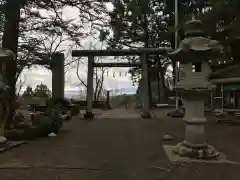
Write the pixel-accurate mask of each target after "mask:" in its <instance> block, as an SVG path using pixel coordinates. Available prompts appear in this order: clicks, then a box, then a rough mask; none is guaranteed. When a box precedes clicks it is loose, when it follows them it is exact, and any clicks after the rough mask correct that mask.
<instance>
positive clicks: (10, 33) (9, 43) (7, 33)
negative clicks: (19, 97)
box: [2, 0, 20, 128]
mask: <svg viewBox="0 0 240 180" xmlns="http://www.w3.org/2000/svg"><path fill="white" fill-rule="evenodd" d="M19 22H20V2H19V1H16V0H8V1H7V2H6V5H5V24H4V33H3V40H2V47H3V48H5V49H8V50H11V51H12V52H13V53H14V54H15V58H16V59H15V61H13V62H12V63H11V64H8V65H7V68H6V79H7V82H8V85H9V87H10V90H9V98H10V99H9V100H10V102H11V103H10V104H11V107H10V111H11V115H10V116H9V119H8V120H7V122H6V127H7V128H9V127H10V123H11V121H12V115H13V112H14V111H15V108H14V102H15V86H16V81H17V80H16V72H17V62H16V61H17V52H18V51H17V49H18V36H19Z"/></svg>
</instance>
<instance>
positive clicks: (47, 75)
mask: <svg viewBox="0 0 240 180" xmlns="http://www.w3.org/2000/svg"><path fill="white" fill-rule="evenodd" d="M108 8H109V9H111V8H112V7H111V5H108ZM64 16H65V18H66V19H68V18H70V19H72V18H75V17H77V16H78V12H77V10H76V9H73V8H66V9H65V10H64ZM82 44H83V46H84V49H90V47H91V44H96V48H101V43H100V42H97V41H96V40H94V39H93V38H92V37H89V38H87V39H84V40H83V42H82ZM112 59H113V57H110V58H108V60H105V61H109V60H112ZM71 60H73V58H72V57H71V56H68V57H67V59H66V62H69V61H71ZM83 62H84V63H82V64H81V65H80V67H79V74H80V76H81V78H82V79H83V80H84V81H85V82H86V78H87V61H86V60H85V61H84V60H83ZM75 65H76V64H75ZM75 65H72V66H73V67H74V66H75ZM76 71H77V68H76V67H74V68H73V69H72V70H71V71H68V72H67V73H66V75H65V91H79V87H77V86H76V84H79V80H78V78H77V75H76ZM127 72H128V68H110V69H108V70H107V71H106V72H105V76H104V88H105V89H116V88H117V89H119V88H131V87H132V81H131V80H130V75H129V74H127ZM51 77H52V75H51V71H49V70H47V69H45V68H43V67H39V66H38V67H36V66H33V67H32V68H30V69H24V70H23V72H22V74H21V75H20V78H19V79H21V80H23V81H26V85H30V86H32V87H33V88H35V86H36V85H38V84H40V83H44V84H46V85H47V86H48V87H49V88H50V89H51V88H52V79H51ZM18 85H19V83H18Z"/></svg>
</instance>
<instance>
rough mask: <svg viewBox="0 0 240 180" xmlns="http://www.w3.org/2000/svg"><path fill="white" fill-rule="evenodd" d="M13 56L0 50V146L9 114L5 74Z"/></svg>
mask: <svg viewBox="0 0 240 180" xmlns="http://www.w3.org/2000/svg"><path fill="white" fill-rule="evenodd" d="M14 58H15V57H14V54H13V52H12V51H10V50H5V49H3V48H0V146H1V144H4V143H5V142H6V141H7V139H6V138H5V136H4V128H5V124H6V120H7V118H8V117H9V114H10V113H11V112H10V103H11V102H10V100H9V96H8V95H9V93H8V90H9V86H8V82H7V81H6V77H5V73H6V68H7V65H8V63H11V61H14Z"/></svg>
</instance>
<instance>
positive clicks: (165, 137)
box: [162, 134, 173, 141]
mask: <svg viewBox="0 0 240 180" xmlns="http://www.w3.org/2000/svg"><path fill="white" fill-rule="evenodd" d="M162 139H163V140H164V141H171V140H173V137H172V136H170V135H168V134H166V135H164V136H163V137H162Z"/></svg>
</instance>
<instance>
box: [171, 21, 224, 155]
mask: <svg viewBox="0 0 240 180" xmlns="http://www.w3.org/2000/svg"><path fill="white" fill-rule="evenodd" d="M202 26H203V24H202V22H201V21H200V20H196V19H195V18H194V17H193V18H192V20H190V21H188V22H187V23H186V24H185V28H186V29H185V38H184V39H183V40H182V41H181V42H180V45H179V48H178V49H176V50H175V51H174V52H172V53H170V56H171V58H172V59H173V60H177V61H179V62H180V67H179V68H180V74H179V82H178V83H177V84H176V85H175V89H176V91H177V92H178V93H179V94H180V95H181V97H182V101H183V105H184V108H185V116H184V117H183V120H184V123H185V140H184V141H183V142H181V143H179V144H177V145H176V146H174V148H173V153H175V154H178V155H179V156H185V157H190V158H197V159H206V158H215V157H217V156H218V155H219V153H218V152H217V151H216V150H215V149H214V148H213V147H212V146H211V145H209V144H207V143H206V141H205V137H204V135H205V132H204V124H205V122H206V118H205V117H204V101H205V99H206V98H207V97H208V96H209V95H210V92H211V91H212V89H213V88H215V86H214V85H213V84H211V83H210V82H209V81H208V76H209V74H210V73H211V69H210V67H209V64H208V63H209V61H210V60H214V59H216V56H219V55H220V54H221V51H222V46H221V45H220V44H219V42H218V41H215V40H210V39H208V38H206V37H204V32H203V30H202Z"/></svg>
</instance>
